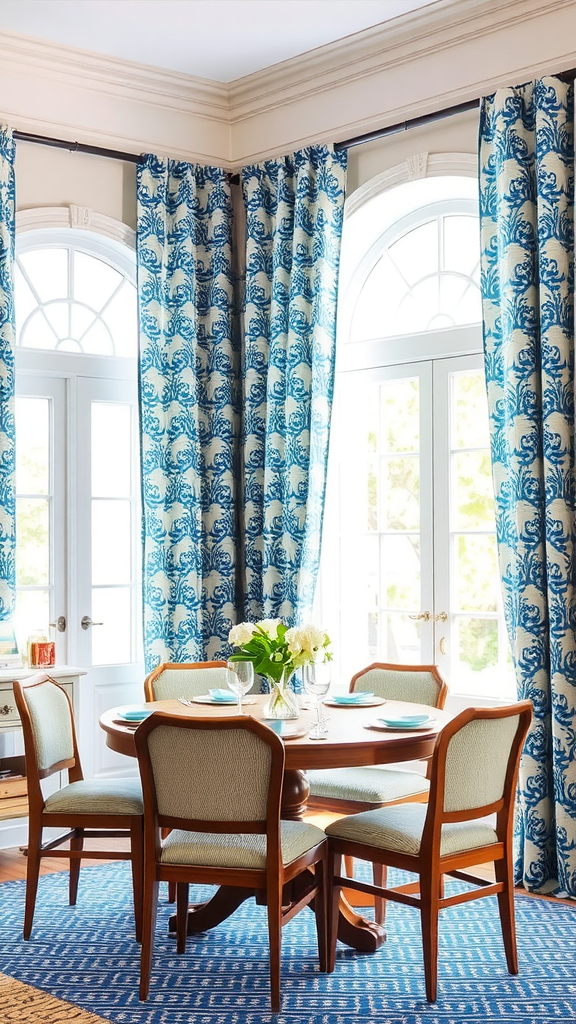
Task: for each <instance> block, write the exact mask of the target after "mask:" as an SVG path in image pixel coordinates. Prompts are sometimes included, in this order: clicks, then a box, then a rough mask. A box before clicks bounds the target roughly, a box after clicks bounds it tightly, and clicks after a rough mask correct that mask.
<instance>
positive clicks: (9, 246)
mask: <svg viewBox="0 0 576 1024" xmlns="http://www.w3.org/2000/svg"><path fill="white" fill-rule="evenodd" d="M14 157H15V144H14V139H13V136H12V131H11V130H10V129H9V128H4V127H2V126H0V619H5V618H7V617H8V616H9V615H11V614H12V610H13V606H14V594H15V589H16V499H15V429H14V284H13V280H14V278H13V268H14V240H15V204H16V190H15V184H14Z"/></svg>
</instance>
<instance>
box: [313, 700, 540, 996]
mask: <svg viewBox="0 0 576 1024" xmlns="http://www.w3.org/2000/svg"><path fill="white" fill-rule="evenodd" d="M531 717H532V704H531V702H530V701H520V702H518V703H517V704H512V705H510V706H509V707H499V708H468V709H467V710H466V711H463V712H462V713H461V714H460V715H458V716H457V717H456V718H454V719H453V720H452V721H451V722H448V724H447V725H445V726H444V728H443V729H442V731H441V732H440V734H439V736H438V739H437V740H436V746H435V748H434V754H433V756H432V763H431V771H430V793H429V799H428V804H427V805H425V804H416V803H411V804H396V805H395V806H393V807H381V808H375V809H373V810H369V811H361V812H360V813H358V814H351V815H349V816H347V817H343V818H339V819H338V820H337V821H334V822H332V823H331V824H330V825H328V827H327V829H326V834H327V836H328V843H329V847H330V880H331V884H330V888H331V894H330V899H329V901H328V907H329V924H328V931H329V943H328V946H329V955H328V969H329V970H330V971H331V970H334V967H335V963H336V943H337V938H338V901H339V896H340V889H341V888H342V887H343V886H345V887H346V888H348V889H353V890H357V891H359V892H369V893H371V894H372V895H373V894H374V893H375V892H376V895H377V896H378V898H379V899H381V900H385V899H390V900H393V901H396V902H399V903H403V904H405V905H407V906H409V907H415V908H417V909H418V910H419V911H420V922H421V929H422V943H423V952H424V976H425V981H426V998H427V999H428V1001H429V1002H434V1000H435V999H436V994H437V973H438V916H439V912H440V910H442V909H444V908H445V907H450V906H455V905H456V904H459V903H464V902H468V901H469V900H474V899H479V898H480V897H481V896H492V895H495V896H497V898H498V910H499V913H500V924H501V928H502V937H503V940H504V951H505V954H506V962H507V965H508V971H509V972H510V974H517V973H518V956H517V950H516V934H515V927H514V874H513V866H514V858H513V824H514V797H515V792H516V783H517V780H518V767H519V763H520V755H521V753H522V747H523V744H524V740H525V738H526V734H527V732H528V728H529V725H530V720H531ZM343 857H354V858H358V859H360V860H364V861H368V862H369V863H371V864H372V865H379V866H381V867H383V868H384V869H385V868H387V867H394V868H398V869H400V870H401V871H408V872H411V873H414V874H416V875H417V876H418V880H419V896H415V895H412V893H413V892H414V887H413V884H412V883H406V884H401V885H397V886H395V887H394V888H387V887H386V885H385V884H380V885H378V884H376V883H374V885H368V883H366V882H363V881H361V880H359V879H357V878H352V879H351V878H348V877H346V876H344V875H342V872H341V867H342V858H343ZM488 863H493V864H494V878H495V881H494V882H492V881H490V880H487V879H486V877H481V876H476V875H473V874H470V873H469V872H468V871H467V870H464V869H466V868H469V867H470V866H471V865H474V864H481V865H484V864H488ZM444 876H452V877H454V878H456V879H458V880H461V881H464V882H466V883H468V886H467V888H466V889H464V890H462V891H457V892H455V893H451V892H447V891H446V890H445V888H444ZM470 886H474V887H475V888H472V889H471V888H470ZM384 953H385V950H384Z"/></svg>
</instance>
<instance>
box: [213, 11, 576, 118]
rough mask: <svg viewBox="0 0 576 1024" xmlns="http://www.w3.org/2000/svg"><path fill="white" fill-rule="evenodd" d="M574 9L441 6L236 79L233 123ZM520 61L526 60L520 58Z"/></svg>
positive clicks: (398, 19)
mask: <svg viewBox="0 0 576 1024" xmlns="http://www.w3.org/2000/svg"><path fill="white" fill-rule="evenodd" d="M574 7H575V4H574V0H444V2H442V0H441V2H440V3H435V4H434V5H433V6H431V7H430V8H426V7H424V8H420V9H419V10H417V11H412V12H410V13H408V14H405V15H402V16H401V17H399V18H395V19H394V20H393V21H391V22H387V23H384V24H382V25H379V26H376V27H374V28H369V29H365V30H364V31H363V32H358V33H356V34H355V35H352V36H348V37H347V38H346V39H341V40H338V41H337V42H335V43H329V44H327V45H326V46H322V47H319V48H318V49H316V50H312V51H309V52H308V53H305V54H302V55H301V56H298V57H294V58H292V59H291V60H288V61H284V62H283V63H281V64H276V65H274V66H273V67H271V68H267V69H265V70H263V71H259V72H257V73H256V74H253V75H249V76H247V77H245V78H240V79H237V80H236V81H235V82H232V84H231V92H230V118H231V123H232V124H241V123H242V121H244V120H247V119H248V118H251V117H254V116H257V115H259V114H264V113H267V112H269V111H271V110H274V109H280V108H282V107H285V106H287V105H290V104H293V103H295V102H298V101H302V100H304V99H307V98H309V97H314V96H317V95H318V93H321V92H325V91H329V90H331V89H333V88H335V87H340V86H345V85H346V84H350V83H352V82H356V81H358V80H360V79H362V78H367V77H371V76H373V75H375V74H379V73H382V72H386V71H392V70H393V69H397V68H399V67H402V66H403V65H406V64H412V63H413V62H414V61H417V60H418V59H420V58H422V57H424V56H429V55H430V54H431V53H434V54H438V53H441V52H442V51H446V50H450V49H452V48H454V47H457V46H460V45H461V44H462V43H464V42H474V41H478V40H481V39H483V38H485V37H489V36H490V35H492V34H493V33H496V32H499V31H501V30H502V29H504V28H508V27H513V26H516V25H518V22H519V20H520V19H521V20H522V22H527V21H530V20H532V19H535V18H539V17H541V16H542V15H544V16H546V15H548V14H550V13H552V12H553V13H554V14H556V15H557V14H558V12H559V11H560V10H562V9H563V8H572V9H574ZM517 56H518V57H519V58H521V57H522V53H521V52H519V53H518V54H517ZM555 70H556V71H558V70H560V69H559V68H557V69H555ZM466 98H473V97H466V96H463V95H460V99H461V100H464V99H466ZM398 109H400V107H399V108H398Z"/></svg>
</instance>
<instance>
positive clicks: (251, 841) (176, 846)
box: [161, 821, 326, 869]
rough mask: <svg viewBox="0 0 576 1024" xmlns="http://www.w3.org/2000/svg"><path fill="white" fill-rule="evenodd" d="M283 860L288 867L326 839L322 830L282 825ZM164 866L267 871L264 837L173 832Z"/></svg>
mask: <svg viewBox="0 0 576 1024" xmlns="http://www.w3.org/2000/svg"><path fill="white" fill-rule="evenodd" d="M281 838H282V860H283V862H284V864H290V863H291V862H292V861H293V860H296V858H297V857H300V856H302V854H303V853H306V851H307V850H310V849H312V847H313V846H317V845H318V843H321V842H322V840H323V839H325V838H326V837H325V834H324V832H323V831H322V829H320V828H317V827H316V825H307V824H305V823H304V822H301V821H283V822H282V823H281ZM161 859H162V863H163V864H197V865H203V866H209V867H221V868H257V869H264V868H265V867H266V836H264V835H250V834H246V835H236V834H228V833H224V834H222V835H219V834H217V833H215V834H212V833H210V834H206V833H202V832H183V831H181V830H180V829H174V831H173V832H170V834H169V835H168V836H167V838H166V839H165V840H164V842H163V844H162V858H161Z"/></svg>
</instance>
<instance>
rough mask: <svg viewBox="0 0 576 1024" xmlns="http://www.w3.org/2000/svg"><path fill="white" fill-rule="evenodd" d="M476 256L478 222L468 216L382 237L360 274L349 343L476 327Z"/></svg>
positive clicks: (443, 217) (439, 218)
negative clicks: (469, 325)
mask: <svg viewBox="0 0 576 1024" xmlns="http://www.w3.org/2000/svg"><path fill="white" fill-rule="evenodd" d="M407 220H409V218H407ZM478 254H479V245H478V218H477V216H470V215H468V214H441V213H438V214H436V215H435V216H430V217H429V219H426V220H425V221H424V222H422V221H420V223H418V224H417V225H416V226H414V227H409V226H407V225H406V223H405V224H404V225H403V230H401V233H400V234H398V229H397V230H396V232H395V235H393V236H392V237H389V236H388V237H387V236H386V235H385V236H383V237H382V238H380V239H379V240H378V242H377V243H376V244H375V245H374V246H373V247H372V249H371V250H370V252H369V253H367V255H366V257H365V259H364V260H363V261H362V266H360V267H359V268H358V273H357V276H356V280H357V282H358V283H359V284H358V294H357V297H356V301H355V305H354V311H353V314H352V317H351V328H350V333H349V335H348V340H349V341H351V342H357V341H369V340H372V339H376V338H385V337H393V336H397V335H405V334H417V333H420V332H424V331H433V330H438V329H444V328H450V327H460V326H464V325H465V324H475V323H479V322H480V320H481V307H480V265H479V255H478ZM370 262H372V263H373V266H372V268H371V269H370V267H369V264H370ZM367 264H368V266H367ZM360 282H361V283H360Z"/></svg>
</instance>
